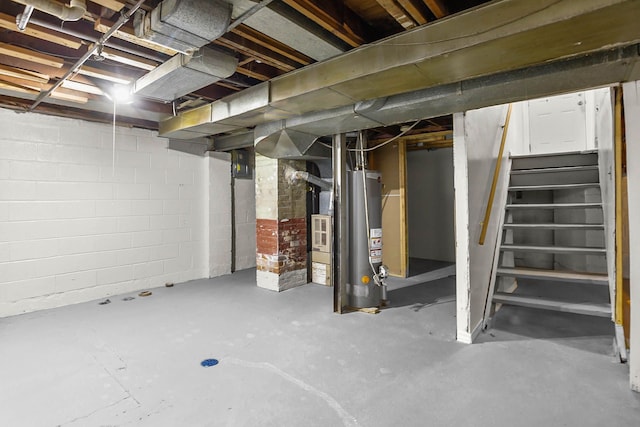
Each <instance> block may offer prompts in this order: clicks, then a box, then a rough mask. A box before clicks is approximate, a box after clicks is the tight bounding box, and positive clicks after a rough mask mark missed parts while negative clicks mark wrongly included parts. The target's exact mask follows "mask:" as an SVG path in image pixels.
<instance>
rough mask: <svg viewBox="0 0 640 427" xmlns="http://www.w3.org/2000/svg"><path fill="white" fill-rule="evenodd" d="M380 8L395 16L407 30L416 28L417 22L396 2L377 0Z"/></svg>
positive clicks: (393, 0) (392, 0)
mask: <svg viewBox="0 0 640 427" xmlns="http://www.w3.org/2000/svg"><path fill="white" fill-rule="evenodd" d="M376 1H377V2H378V4H379V5H380V6H382V7H383V8H384V10H386V11H387V13H388V14H389V15H391V16H393V19H395V20H396V21H398V23H399V24H400V25H402V27H403V28H404V29H405V30H408V29H410V28H413V27H415V26H416V22H415V21H414V20H413V18H411V16H409V14H408V13H407V12H406V11H405V10H404V9H403V8H402V7H401V6H400V5H399V4H398V3H397V2H396V1H395V0H376Z"/></svg>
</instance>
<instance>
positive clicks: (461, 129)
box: [454, 106, 509, 342]
mask: <svg viewBox="0 0 640 427" xmlns="http://www.w3.org/2000/svg"><path fill="white" fill-rule="evenodd" d="M506 110H507V106H497V107H489V108H483V109H480V110H473V111H468V112H466V113H464V115H463V116H462V118H460V117H458V116H457V115H456V116H454V165H455V168H456V169H455V177H454V181H455V186H456V195H455V199H456V239H457V240H458V241H457V253H456V274H460V273H461V274H462V276H457V278H456V292H457V298H458V313H457V316H458V331H457V337H458V340H459V341H462V342H471V341H472V340H473V338H474V336H475V335H476V334H477V333H478V332H479V331H480V328H481V324H482V318H483V315H484V306H485V301H486V297H487V291H488V289H489V282H490V276H491V267H492V265H493V260H494V254H495V246H496V241H497V238H498V231H499V230H498V229H499V223H500V218H501V215H502V211H503V210H504V203H505V198H506V187H507V185H508V178H509V175H508V170H507V169H508V167H507V164H508V156H507V155H504V156H503V158H502V159H501V161H502V162H503V163H502V165H501V172H500V176H499V179H498V185H497V188H496V196H495V201H494V204H493V207H492V211H491V218H490V221H489V226H488V229H487V235H486V239H485V243H484V245H480V244H479V243H478V240H479V238H480V233H481V229H482V221H483V219H484V214H485V209H486V206H487V202H488V199H489V193H490V191H491V182H492V179H493V173H494V169H495V164H496V159H497V156H498V151H499V150H500V142H501V138H502V127H503V124H504V120H505V116H506ZM456 117H457V119H456ZM456 126H457V127H458V129H456ZM465 181H466V183H465ZM465 187H466V188H465ZM465 189H466V192H465V191H464V190H465ZM465 193H466V194H465ZM464 199H466V203H465V200H464ZM460 264H464V265H460ZM461 316H462V318H463V321H461V319H460V317H461Z"/></svg>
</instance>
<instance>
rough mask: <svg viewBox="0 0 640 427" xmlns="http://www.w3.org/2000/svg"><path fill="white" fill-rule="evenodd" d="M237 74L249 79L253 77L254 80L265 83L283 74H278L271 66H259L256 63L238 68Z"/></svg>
mask: <svg viewBox="0 0 640 427" xmlns="http://www.w3.org/2000/svg"><path fill="white" fill-rule="evenodd" d="M237 72H238V73H240V74H243V75H245V76H247V77H251V78H253V79H256V80H260V81H263V82H265V81H267V80H269V79H272V78H274V77H276V76H277V75H279V74H282V72H278V70H277V69H275V68H273V67H271V66H269V65H266V64H259V63H257V62H255V61H254V62H252V63H248V64H245V65H243V66H239V67H238V68H237Z"/></svg>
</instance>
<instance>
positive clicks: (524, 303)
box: [493, 292, 611, 317]
mask: <svg viewBox="0 0 640 427" xmlns="http://www.w3.org/2000/svg"><path fill="white" fill-rule="evenodd" d="M493 302H494V303H500V304H508V305H517V306H521V307H529V308H538V309H543V310H553V311H562V312H567V313H575V314H585V315H589V316H599V317H610V316H611V305H610V304H609V303H601V304H597V303H575V302H566V301H557V300H552V299H549V298H541V297H531V296H521V295H514V294H507V293H502V292H496V293H495V294H494V296H493Z"/></svg>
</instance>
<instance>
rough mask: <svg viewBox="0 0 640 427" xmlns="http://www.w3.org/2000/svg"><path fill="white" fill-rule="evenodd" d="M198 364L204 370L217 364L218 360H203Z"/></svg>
mask: <svg viewBox="0 0 640 427" xmlns="http://www.w3.org/2000/svg"><path fill="white" fill-rule="evenodd" d="M200 364H201V365H202V366H204V367H205V368H208V367H210V366H216V365H217V364H218V359H204V360H203V361H202V362H200Z"/></svg>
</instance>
